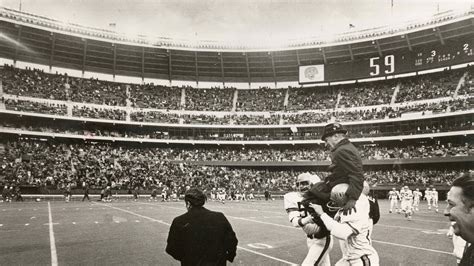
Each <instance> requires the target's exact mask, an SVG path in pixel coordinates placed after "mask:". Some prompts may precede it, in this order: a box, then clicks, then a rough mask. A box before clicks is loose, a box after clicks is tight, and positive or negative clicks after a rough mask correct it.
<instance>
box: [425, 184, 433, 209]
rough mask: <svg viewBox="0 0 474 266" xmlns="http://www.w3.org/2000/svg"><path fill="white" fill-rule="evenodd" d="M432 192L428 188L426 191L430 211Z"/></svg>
mask: <svg viewBox="0 0 474 266" xmlns="http://www.w3.org/2000/svg"><path fill="white" fill-rule="evenodd" d="M431 199H432V198H431V190H430V188H427V189H426V191H425V200H426V202H427V203H428V210H431Z"/></svg>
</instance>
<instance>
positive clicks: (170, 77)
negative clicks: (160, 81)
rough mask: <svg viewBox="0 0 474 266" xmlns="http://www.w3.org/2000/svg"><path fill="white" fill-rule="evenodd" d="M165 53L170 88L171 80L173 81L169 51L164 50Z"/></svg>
mask: <svg viewBox="0 0 474 266" xmlns="http://www.w3.org/2000/svg"><path fill="white" fill-rule="evenodd" d="M166 53H167V54H168V78H169V80H170V86H171V80H172V79H173V72H172V71H171V51H170V50H166Z"/></svg>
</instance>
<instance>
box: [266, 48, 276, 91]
mask: <svg viewBox="0 0 474 266" xmlns="http://www.w3.org/2000/svg"><path fill="white" fill-rule="evenodd" d="M268 53H269V54H270V58H271V59H272V71H273V81H274V82H275V88H276V87H277V76H276V70H275V59H274V58H273V53H272V52H268Z"/></svg>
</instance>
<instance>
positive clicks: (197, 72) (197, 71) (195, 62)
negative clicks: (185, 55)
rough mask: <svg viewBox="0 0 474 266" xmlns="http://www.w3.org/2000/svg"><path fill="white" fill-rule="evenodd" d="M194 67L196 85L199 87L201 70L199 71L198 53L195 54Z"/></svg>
mask: <svg viewBox="0 0 474 266" xmlns="http://www.w3.org/2000/svg"><path fill="white" fill-rule="evenodd" d="M194 66H195V67H196V85H197V87H199V69H198V53H197V52H196V51H195V52H194Z"/></svg>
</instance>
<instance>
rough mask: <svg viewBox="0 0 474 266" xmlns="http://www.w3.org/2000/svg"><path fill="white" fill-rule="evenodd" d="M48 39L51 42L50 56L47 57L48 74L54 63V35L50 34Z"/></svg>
mask: <svg viewBox="0 0 474 266" xmlns="http://www.w3.org/2000/svg"><path fill="white" fill-rule="evenodd" d="M49 39H50V40H51V54H50V55H49V72H51V70H52V69H53V63H54V49H55V48H56V47H55V46H56V34H54V33H53V32H51V33H50V36H49Z"/></svg>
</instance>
